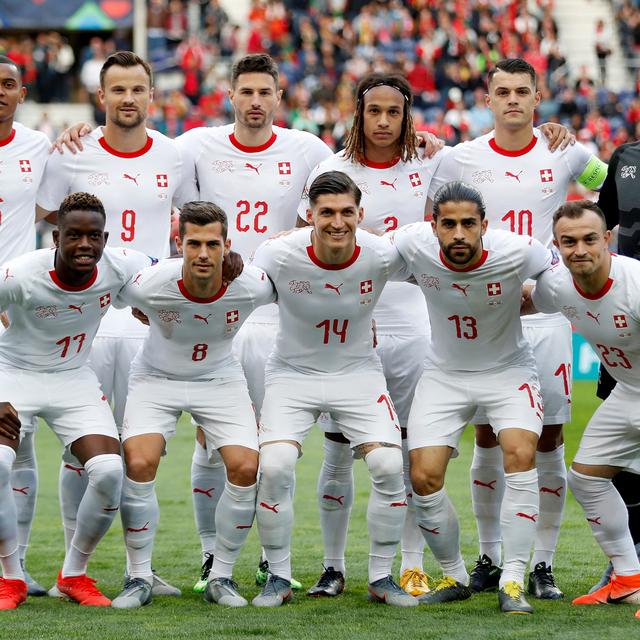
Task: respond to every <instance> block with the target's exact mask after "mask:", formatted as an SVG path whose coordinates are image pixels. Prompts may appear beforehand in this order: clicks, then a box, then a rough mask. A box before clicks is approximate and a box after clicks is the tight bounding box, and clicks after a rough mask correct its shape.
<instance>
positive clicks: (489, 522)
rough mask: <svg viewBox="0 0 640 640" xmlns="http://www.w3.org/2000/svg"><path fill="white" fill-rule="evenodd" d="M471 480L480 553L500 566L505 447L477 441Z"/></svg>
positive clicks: (472, 502) (470, 475)
mask: <svg viewBox="0 0 640 640" xmlns="http://www.w3.org/2000/svg"><path fill="white" fill-rule="evenodd" d="M469 477H470V480H471V504H472V506H473V514H474V516H475V518H476V525H477V527H478V541H479V543H480V555H481V556H482V555H486V556H488V557H489V558H491V562H492V563H493V564H494V565H496V566H500V561H501V555H502V534H501V531H500V505H501V504H502V497H503V495H504V468H503V459H502V449H501V448H500V447H493V448H491V449H485V448H484V447H479V446H478V445H477V444H476V445H475V446H474V448H473V460H472V462H471V471H470V474H469Z"/></svg>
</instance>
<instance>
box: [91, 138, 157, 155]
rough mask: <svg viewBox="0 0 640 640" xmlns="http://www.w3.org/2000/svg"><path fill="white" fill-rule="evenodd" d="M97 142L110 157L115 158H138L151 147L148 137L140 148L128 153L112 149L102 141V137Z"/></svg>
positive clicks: (150, 139)
mask: <svg viewBox="0 0 640 640" xmlns="http://www.w3.org/2000/svg"><path fill="white" fill-rule="evenodd" d="M98 142H99V143H100V146H101V147H102V148H103V149H104V150H105V151H106V152H107V153H110V154H111V155H112V156H117V157H118V158H139V157H140V156H143V155H144V154H145V153H147V151H149V149H151V146H152V145H153V138H152V137H151V136H149V135H148V136H147V141H146V142H145V144H144V146H143V147H142V148H140V149H138V150H137V151H130V152H128V153H125V152H124V151H118V150H117V149H114V148H113V147H112V146H110V145H109V144H108V143H107V141H106V140H105V139H104V136H101V137H100V139H99V140H98Z"/></svg>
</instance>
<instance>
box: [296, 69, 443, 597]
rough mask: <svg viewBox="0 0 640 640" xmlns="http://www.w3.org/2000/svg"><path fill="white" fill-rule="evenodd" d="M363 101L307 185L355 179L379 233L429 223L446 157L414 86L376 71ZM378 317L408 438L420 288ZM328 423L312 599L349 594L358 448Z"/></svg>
mask: <svg viewBox="0 0 640 640" xmlns="http://www.w3.org/2000/svg"><path fill="white" fill-rule="evenodd" d="M356 97H357V106H356V113H355V118H354V121H353V126H352V128H351V131H350V132H349V135H348V137H347V140H346V145H345V148H344V150H343V151H340V152H339V153H336V154H335V155H333V156H331V157H330V158H328V159H327V160H324V161H323V162H322V163H320V164H319V165H318V166H317V167H316V168H315V169H314V171H313V172H312V173H311V175H310V176H309V179H308V181H307V186H309V185H310V184H311V183H312V182H313V181H314V179H315V178H316V177H317V176H318V175H320V174H322V173H325V172H328V171H333V170H337V171H342V172H344V173H346V174H348V175H349V176H350V177H351V178H352V179H353V180H354V182H356V183H357V185H358V186H359V187H360V189H361V191H362V203H361V204H362V206H363V207H364V212H365V220H364V226H366V227H367V228H369V229H372V230H375V231H376V232H387V231H392V230H393V229H397V228H398V227H399V226H401V225H404V224H409V223H411V222H417V221H421V220H423V218H424V210H425V204H426V198H427V191H428V188H429V182H430V180H431V176H432V175H433V172H434V171H435V168H436V167H437V165H438V164H439V163H440V158H441V156H442V155H443V153H444V152H443V151H439V152H438V153H437V154H436V155H435V157H434V158H433V159H428V158H425V159H420V156H421V155H422V153H421V150H420V149H419V148H418V138H417V136H416V131H415V127H414V125H413V119H412V117H411V104H412V101H413V98H412V94H411V87H410V86H409V83H408V82H407V80H406V79H405V78H404V77H403V76H401V75H397V74H382V73H372V74H370V75H367V76H365V77H364V78H363V79H362V80H361V82H360V83H359V84H358V87H357V92H356ZM307 204H308V203H307V202H303V203H302V204H301V208H300V209H299V210H298V214H299V217H300V218H301V219H303V218H304V217H306V206H307ZM299 222H301V220H299ZM365 285H366V283H364V285H362V286H365ZM365 288H366V287H365ZM364 297H365V298H366V296H364ZM374 318H375V321H376V332H377V340H378V347H377V352H378V355H379V356H380V358H381V360H382V366H383V369H384V374H385V377H386V380H387V387H388V389H389V394H390V396H391V400H392V402H389V403H388V408H389V411H390V412H391V413H393V415H394V420H395V422H396V424H397V425H398V426H399V427H401V428H402V433H403V438H404V437H405V436H406V432H405V427H406V423H407V418H408V415H409V408H410V406H411V401H412V399H413V393H414V389H415V385H416V383H417V381H418V379H419V377H420V375H421V373H422V364H423V360H424V356H425V350H426V344H427V338H428V332H429V322H428V316H427V309H426V304H425V301H424V297H423V296H422V295H421V293H420V291H419V289H418V288H417V287H414V286H412V285H410V284H407V283H404V282H389V283H387V285H386V287H385V289H384V291H383V293H382V296H381V297H380V300H379V302H378V305H377V306H376V310H375V314H374ZM384 401H385V400H381V402H384ZM394 407H395V408H394ZM396 411H397V414H396ZM322 425H323V427H325V428H326V432H325V436H326V437H325V441H324V451H325V457H324V462H323V465H322V469H321V472H320V478H319V481H318V501H319V505H320V522H321V527H322V535H323V542H324V566H325V571H324V573H323V574H322V575H321V576H320V579H319V580H318V582H317V584H316V585H314V586H313V587H312V588H311V589H310V590H309V595H313V596H334V595H337V594H338V593H340V592H341V591H342V590H343V588H344V573H345V562H344V552H345V547H346V538H347V528H348V523H349V514H350V511H351V505H352V503H353V472H352V463H353V459H352V456H351V446H350V443H349V442H348V440H346V439H345V438H344V436H343V435H342V434H341V433H340V431H339V430H338V429H337V427H336V425H335V424H333V423H332V422H331V421H330V420H326V421H324V422H322ZM405 442H406V441H405V440H403V449H404V453H405V455H404V458H405V460H404V462H405V485H406V488H407V505H408V507H409V508H408V509H402V511H405V512H406V519H405V527H404V534H403V537H402V566H401V578H400V584H401V586H402V587H403V588H404V589H406V591H407V592H408V593H411V594H412V595H414V596H419V595H421V594H423V593H426V592H427V591H428V582H427V576H426V574H425V573H424V571H423V569H422V554H423V548H424V538H423V537H422V534H421V533H420V530H419V529H418V528H417V525H416V523H415V517H414V513H413V508H412V506H411V498H410V495H411V488H410V487H411V485H410V481H409V470H408V464H409V463H408V459H407V456H406V446H405ZM399 516H400V517H403V516H401V515H400V514H399ZM396 588H397V587H396Z"/></svg>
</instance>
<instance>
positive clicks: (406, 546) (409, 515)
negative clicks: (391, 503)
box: [400, 439, 425, 575]
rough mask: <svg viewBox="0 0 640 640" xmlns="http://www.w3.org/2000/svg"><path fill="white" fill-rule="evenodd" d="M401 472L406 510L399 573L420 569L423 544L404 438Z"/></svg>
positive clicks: (401, 539)
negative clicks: (405, 496) (405, 495)
mask: <svg viewBox="0 0 640 640" xmlns="http://www.w3.org/2000/svg"><path fill="white" fill-rule="evenodd" d="M402 472H403V474H404V490H405V492H406V494H407V512H406V514H405V516H404V527H403V529H402V537H401V538H400V550H401V552H402V560H401V564H400V575H402V574H403V573H404V572H405V571H406V570H407V569H416V568H418V569H422V558H423V555H424V544H425V543H424V536H423V535H422V531H421V530H420V528H419V527H418V524H417V523H416V508H415V506H414V504H413V488H412V487H411V475H410V473H409V451H408V448H407V440H406V439H404V440H403V441H402Z"/></svg>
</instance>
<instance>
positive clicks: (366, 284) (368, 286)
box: [360, 280, 373, 295]
mask: <svg viewBox="0 0 640 640" xmlns="http://www.w3.org/2000/svg"><path fill="white" fill-rule="evenodd" d="M372 291H373V282H372V281H371V280H363V281H362V282H361V283H360V293H361V294H362V295H365V294H367V293H371V292H372Z"/></svg>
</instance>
